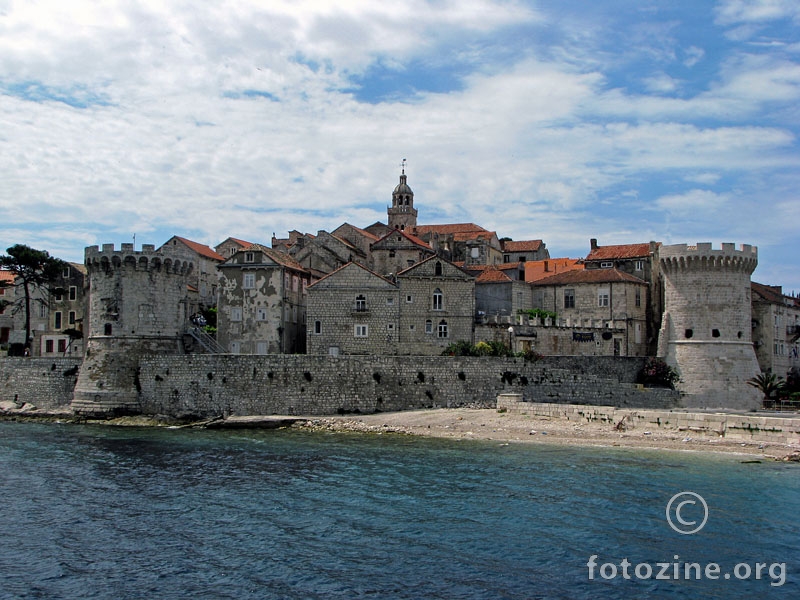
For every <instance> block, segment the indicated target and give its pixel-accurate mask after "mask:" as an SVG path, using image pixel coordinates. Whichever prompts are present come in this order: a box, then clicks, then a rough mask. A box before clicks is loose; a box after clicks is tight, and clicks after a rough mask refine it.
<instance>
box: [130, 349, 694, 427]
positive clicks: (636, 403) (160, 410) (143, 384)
mask: <svg viewBox="0 0 800 600" xmlns="http://www.w3.org/2000/svg"><path fill="white" fill-rule="evenodd" d="M605 359H607V360H605ZM642 361H643V359H619V358H616V359H615V358H611V357H599V359H591V360H589V359H587V358H575V357H554V358H553V359H552V360H551V359H547V358H546V359H543V360H541V361H538V362H536V363H525V362H524V361H523V360H521V359H500V358H475V357H422V356H413V357H376V356H347V357H329V356H302V355H295V356H289V355H270V356H230V355H182V356H178V355H172V356H169V355H162V356H147V357H143V358H142V360H141V362H140V371H139V379H138V382H139V386H140V393H139V399H140V404H141V405H140V409H141V411H142V412H143V413H146V414H167V415H174V416H187V415H194V416H198V417H208V416H217V415H226V416H227V415H258V414H303V415H323V414H336V413H349V412H362V413H370V412H376V411H396V410H405V409H414V408H428V407H458V406H479V407H494V406H495V405H496V398H497V395H498V394H499V393H502V392H508V391H514V392H517V393H520V394H522V396H523V398H524V399H525V400H527V401H533V402H555V403H581V404H597V405H616V406H628V407H638V408H671V407H674V406H677V405H678V403H679V399H680V396H679V394H678V393H677V392H675V391H673V390H665V389H646V388H643V387H641V386H637V385H636V384H633V383H630V382H632V381H633V380H634V378H635V375H636V373H637V372H638V371H639V369H640V368H641V365H642Z"/></svg>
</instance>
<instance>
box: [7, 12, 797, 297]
mask: <svg viewBox="0 0 800 600" xmlns="http://www.w3.org/2000/svg"><path fill="white" fill-rule="evenodd" d="M799 32H800V2H797V0H718V1H716V2H715V1H713V0H708V1H706V0H703V1H698V0H659V1H651V0H596V1H592V2H586V1H583V0H580V1H579V0H542V1H534V0H530V1H524V0H519V1H514V0H509V1H505V0H430V1H426V0H403V1H398V2H383V1H380V2H379V1H377V0H372V1H367V2H353V1H348V0H337V2H319V1H313V0H291V1H281V0H258V1H256V0H251V1H247V0H231V1H227V2H218V1H214V0H209V1H208V2H195V1H188V0H187V1H177V0H155V1H150V0H140V1H137V2H132V1H129V2H114V1H113V0H110V1H107V2H102V3H99V2H84V1H82V0H70V1H69V2H63V1H62V0H55V1H49V0H42V1H37V0H0V215H2V218H0V251H1V250H4V249H5V248H7V247H9V246H12V245H14V244H18V243H20V244H27V245H29V246H32V247H34V248H38V249H44V250H47V251H48V252H50V254H52V255H54V256H57V257H59V258H62V259H64V260H69V261H74V262H83V252H84V248H85V247H86V246H90V245H96V244H98V245H99V244H104V243H114V244H115V245H117V246H118V245H119V244H120V243H131V242H133V241H134V239H135V243H136V248H137V249H139V248H140V246H141V244H142V243H146V244H155V245H156V246H159V245H161V244H163V243H164V242H166V241H167V240H168V239H169V238H170V237H172V236H173V235H180V236H183V237H187V238H189V239H192V240H194V241H197V242H201V243H204V244H208V245H209V246H212V247H213V246H215V245H217V244H219V243H220V242H222V241H223V240H225V239H226V238H228V237H236V238H239V239H244V240H247V241H250V242H257V243H263V244H266V245H269V243H270V240H271V237H272V235H273V233H275V234H276V235H277V236H278V237H287V236H288V232H289V231H290V230H293V229H297V230H299V231H302V232H309V233H316V232H317V231H318V230H326V231H331V230H333V229H335V228H336V227H338V226H339V225H341V224H342V223H345V222H347V223H351V224H353V225H356V226H359V227H366V226H368V225H370V224H372V223H374V222H376V221H382V222H386V208H387V206H388V205H390V204H391V193H392V190H393V188H394V186H395V185H396V184H397V183H398V177H399V175H400V171H401V162H402V161H403V159H406V161H407V163H406V174H407V175H408V183H409V185H410V186H411V188H412V189H413V190H414V203H415V207H416V208H417V209H418V210H419V217H418V219H419V223H420V224H434V223H460V222H473V223H477V224H479V225H481V226H483V227H485V228H487V229H490V230H493V231H496V232H497V234H498V237H510V238H512V239H514V240H528V239H542V240H544V242H545V243H546V245H547V248H548V249H549V250H550V254H551V256H552V257H558V256H569V257H573V258H578V257H583V256H585V255H586V254H587V253H588V252H589V249H590V245H589V240H590V238H596V239H597V240H598V243H599V244H600V245H609V244H626V243H639V242H648V241H650V240H656V241H659V242H662V243H664V244H680V243H687V244H695V243H697V242H712V243H713V244H714V247H715V248H718V247H719V244H720V243H721V242H733V243H736V244H743V243H745V244H752V245H755V246H758V248H759V266H758V268H757V270H756V272H755V273H754V275H753V279H754V280H756V281H759V282H761V283H766V284H770V285H783V286H784V291H785V292H787V293H791V292H792V291H794V292H798V293H800V268H798V262H799V261H798V254H799V253H800V235H799V234H798V224H800V191H798V190H800V168H799V167H800V152H798V150H799V144H798V139H797V138H798V134H800V33H799ZM134 236H135V237H134Z"/></svg>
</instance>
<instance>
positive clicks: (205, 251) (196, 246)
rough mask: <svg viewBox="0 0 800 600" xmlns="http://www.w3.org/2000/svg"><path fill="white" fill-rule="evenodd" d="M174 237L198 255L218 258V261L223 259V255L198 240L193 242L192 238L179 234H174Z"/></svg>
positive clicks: (212, 258)
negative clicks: (188, 238)
mask: <svg viewBox="0 0 800 600" xmlns="http://www.w3.org/2000/svg"><path fill="white" fill-rule="evenodd" d="M175 239H176V240H180V241H181V242H183V243H184V244H185V245H186V246H188V247H189V248H191V249H192V250H194V251H195V252H197V253H198V254H199V255H200V256H203V257H205V258H209V259H211V260H218V261H219V262H222V261H224V260H225V257H224V256H222V255H221V254H218V253H216V252H214V251H213V250H212V249H211V248H209V247H208V246H206V245H204V244H200V243H199V242H193V241H192V240H187V239H186V238H185V237H181V236H179V235H176V236H175Z"/></svg>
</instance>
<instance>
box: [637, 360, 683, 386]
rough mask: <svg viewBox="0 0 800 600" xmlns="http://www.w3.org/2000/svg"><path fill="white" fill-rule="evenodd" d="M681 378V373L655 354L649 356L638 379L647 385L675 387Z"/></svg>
mask: <svg viewBox="0 0 800 600" xmlns="http://www.w3.org/2000/svg"><path fill="white" fill-rule="evenodd" d="M679 380H680V375H678V373H677V372H676V371H675V370H674V369H673V368H672V367H670V366H669V365H668V364H667V363H665V362H664V361H663V360H662V359H660V358H657V357H655V356H651V357H649V358H648V359H647V360H646V361H645V363H644V366H643V367H642V370H641V371H639V376H638V377H637V379H636V381H637V382H638V383H643V384H645V385H653V386H659V387H668V388H672V389H675V384H676V383H677V382H678V381H679Z"/></svg>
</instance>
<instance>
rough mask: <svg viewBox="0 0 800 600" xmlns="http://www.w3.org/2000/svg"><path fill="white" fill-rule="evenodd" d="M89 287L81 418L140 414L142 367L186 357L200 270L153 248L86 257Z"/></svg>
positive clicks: (78, 391) (89, 251)
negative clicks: (157, 357)
mask: <svg viewBox="0 0 800 600" xmlns="http://www.w3.org/2000/svg"><path fill="white" fill-rule="evenodd" d="M85 264H86V270H87V277H88V281H89V302H88V316H87V320H88V329H87V330H86V336H87V337H86V355H85V357H84V362H83V367H82V368H81V371H80V375H79V376H78V382H77V385H76V387H75V396H74V399H73V402H72V409H73V411H74V412H75V413H77V414H83V415H94V416H111V415H117V414H135V413H137V412H139V401H138V393H137V390H138V388H139V382H138V362H139V358H140V357H141V356H142V355H145V354H159V353H168V354H178V353H181V352H182V351H183V350H182V345H181V336H182V333H183V330H184V328H185V326H186V322H187V320H188V318H189V315H190V314H191V312H192V311H193V308H194V307H193V306H191V305H190V299H189V295H188V288H187V285H188V284H190V283H191V281H192V279H191V275H192V272H193V271H194V268H195V266H194V264H193V263H192V262H191V261H189V260H186V259H185V258H183V257H179V256H177V255H175V256H173V255H172V254H171V253H170V248H169V247H167V248H162V249H160V250H158V251H156V249H155V246H153V245H152V244H145V245H143V246H142V250H141V251H139V252H137V251H134V249H133V244H122V246H121V247H120V249H119V250H117V249H115V248H114V244H104V245H103V248H102V250H100V249H98V247H97V246H90V247H88V248H86V250H85Z"/></svg>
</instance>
